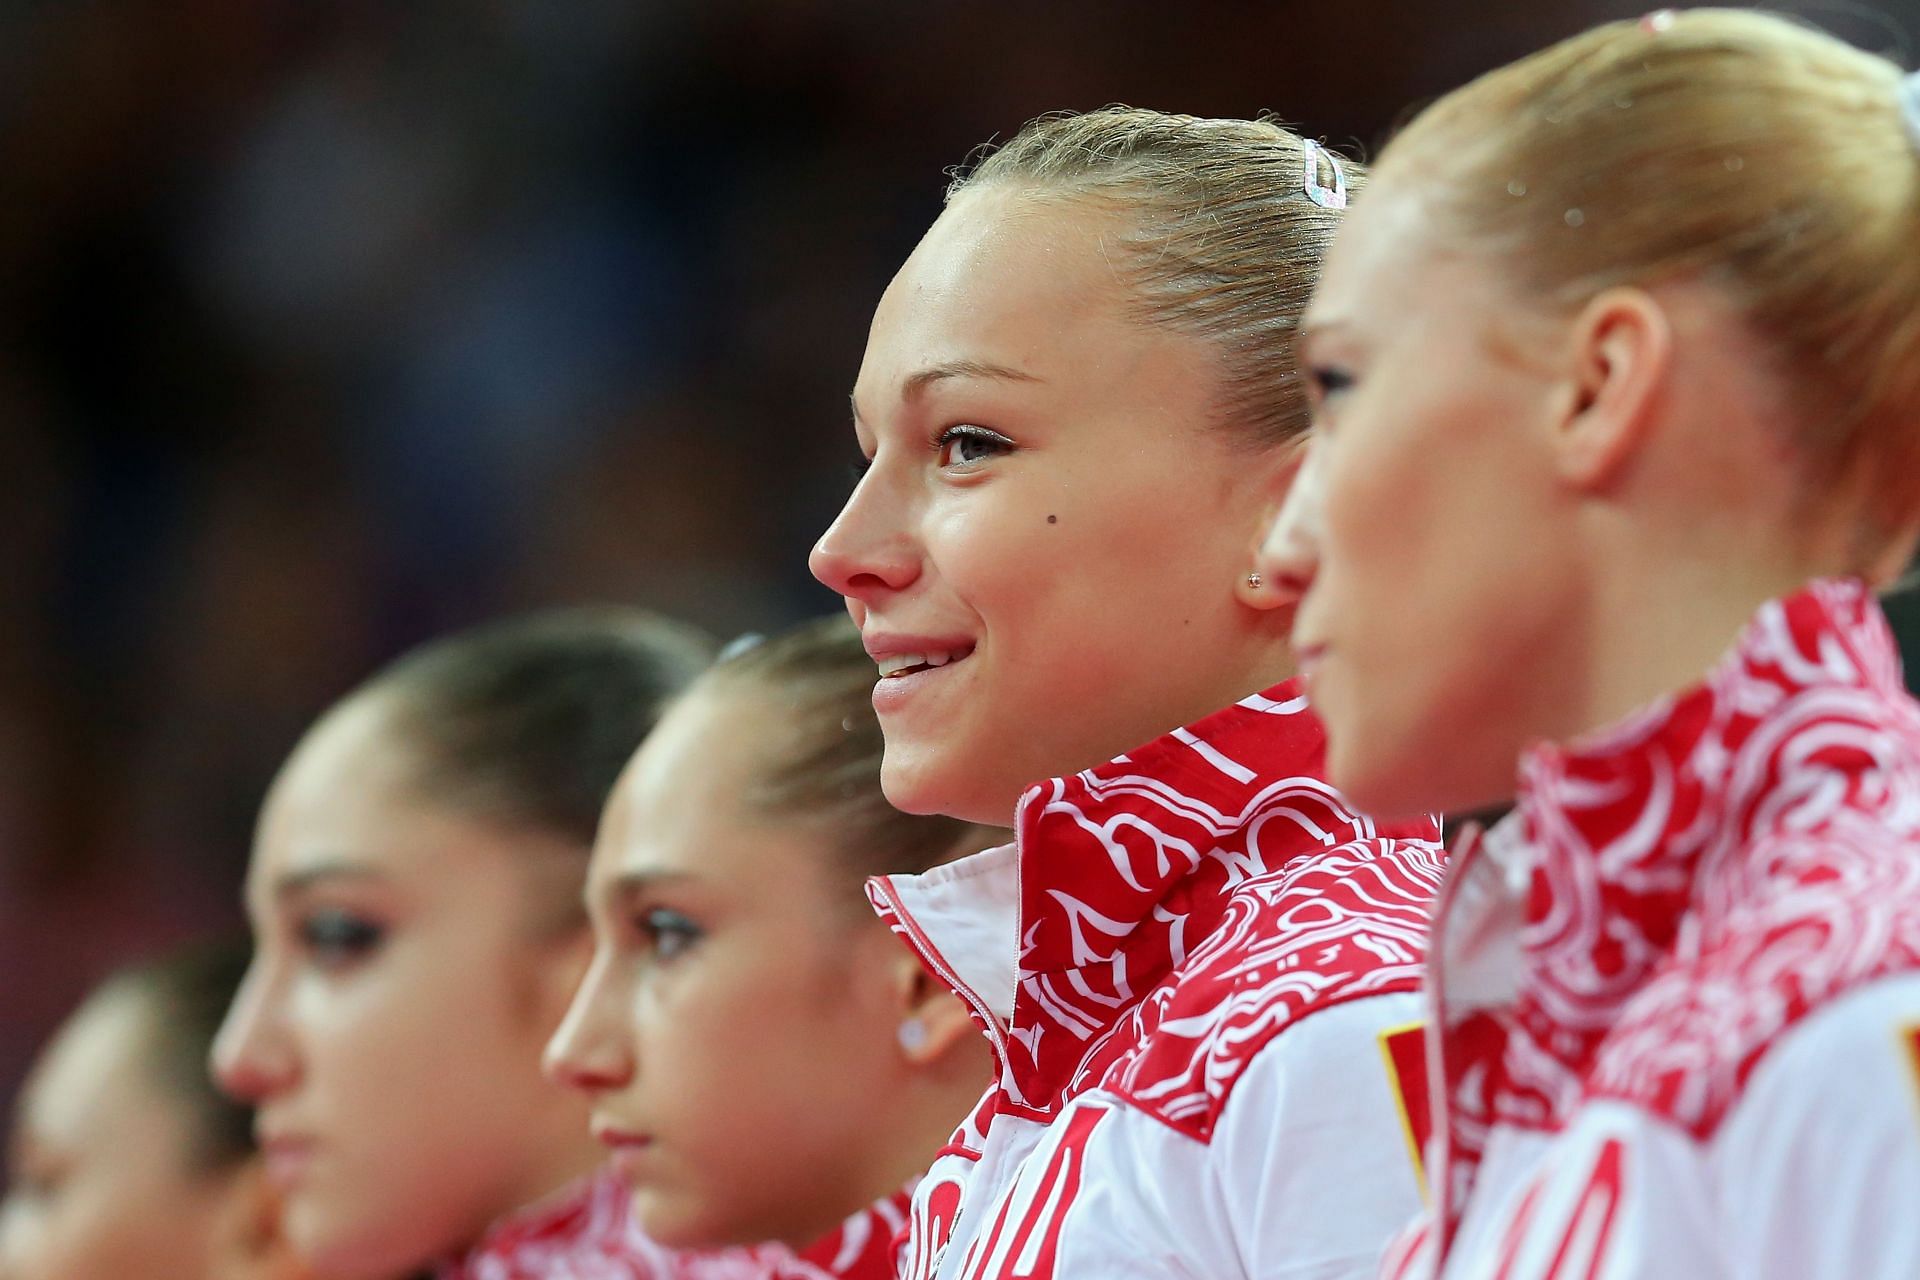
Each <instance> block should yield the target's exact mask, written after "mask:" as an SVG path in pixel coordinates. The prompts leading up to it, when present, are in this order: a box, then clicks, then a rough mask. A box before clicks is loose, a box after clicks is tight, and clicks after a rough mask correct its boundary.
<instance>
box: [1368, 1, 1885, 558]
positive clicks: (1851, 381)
mask: <svg viewBox="0 0 1920 1280" xmlns="http://www.w3.org/2000/svg"><path fill="white" fill-rule="evenodd" d="M1902 81H1903V77H1902V73H1901V71H1900V70H1899V69H1898V68H1897V67H1895V66H1894V65H1893V64H1892V63H1891V62H1889V61H1887V60H1886V59H1884V58H1880V57H1877V56H1874V55H1872V54H1869V53H1864V52H1862V51H1860V50H1858V49H1855V48H1853V47H1851V46H1850V45H1847V44H1845V43H1843V42H1842V41H1840V40H1838V39H1835V38H1833V37H1831V36H1828V35H1826V34H1824V33H1821V32H1818V31H1815V30H1812V29H1809V28H1807V27H1804V26H1801V25H1799V24H1798V23H1796V22H1793V21H1791V20H1788V19H1785V18H1781V17H1775V16H1771V15H1767V14H1760V13H1754V12H1747V11H1742V10H1733V9H1699V10H1691V11H1687V12H1679V13H1661V14H1656V15H1653V16H1651V17H1649V18H1647V19H1644V20H1642V21H1639V22H1618V23H1612V24H1608V25H1605V26H1601V27H1597V28H1595V29H1593V30H1591V31H1588V32H1586V33H1584V34H1582V35H1579V36H1575V37H1573V38H1572V39H1569V40H1566V41H1563V42H1561V43H1560V44H1557V45H1554V46H1553V47H1551V48H1549V49H1546V50H1544V51H1542V52H1540V53H1537V54H1534V55H1533V56H1531V57H1528V58H1525V59H1523V60H1521V61H1519V62H1516V63H1513V64H1511V65H1509V66H1506V67H1503V68H1501V69H1499V70H1497V71H1494V72H1491V73H1490V74H1488V75H1485V76H1483V77H1481V78H1480V79H1478V80H1475V81H1474V82H1472V83H1471V84H1469V85H1467V86H1465V87H1464V88H1462V89H1459V90H1457V91H1456V92H1454V93H1452V94H1449V95H1448V96H1447V97H1445V98H1443V99H1441V100H1440V101H1439V102H1437V103H1435V104H1434V105H1433V106H1431V107H1429V108H1428V109H1427V110H1426V111H1424V112H1423V113H1422V114H1421V115H1419V116H1418V117H1417V118H1416V119H1415V120H1414V121H1413V123H1412V124H1410V125H1409V126H1408V127H1407V128H1406V129H1405V130H1404V131H1403V132H1402V133H1401V134H1400V135H1399V136H1398V137H1397V138H1395V139H1394V140H1393V141H1392V142H1391V144H1390V145H1389V146H1388V147H1387V148H1386V150H1385V152H1384V153H1383V155H1382V156H1381V159H1380V162H1379V165H1378V172H1379V173H1380V174H1382V175H1387V174H1398V173H1400V172H1401V171H1403V170H1413V169H1417V170H1418V173H1417V180H1418V182H1419V190H1420V191H1421V193H1422V194H1423V196H1424V197H1425V198H1426V201H1427V206H1426V207H1427V209H1428V211H1429V212H1430V214H1431V217H1432V229H1433V232H1434V234H1435V235H1436V236H1437V237H1439V238H1440V241H1441V243H1443V244H1444V243H1448V242H1449V241H1450V240H1451V241H1456V242H1460V243H1462V244H1463V247H1466V248H1468V249H1469V250H1470V251H1471V250H1474V249H1483V250H1490V251H1492V252H1493V253H1495V254H1497V255H1499V256H1500V257H1501V259H1502V262H1503V266H1506V267H1508V268H1509V269H1511V270H1512V271H1514V272H1515V273H1516V276H1515V279H1516V283H1518V284H1519V285H1520V286H1521V288H1522V289H1523V290H1525V291H1527V292H1529V293H1531V294H1533V295H1535V296H1538V297H1541V298H1544V299H1546V300H1548V301H1549V302H1551V303H1553V304H1556V305H1560V306H1564V307H1566V308H1568V309H1574V308H1577V307H1579V306H1580V305H1582V304H1584V303H1585V302H1586V301H1588V300H1590V299H1591V298H1592V297H1594V296H1595V295H1596V294H1598V293H1600V292H1601V291H1603V290H1605V289H1607V288H1609V287H1613V286H1619V285H1642V286H1646V285H1656V284H1659V283H1662V282H1665V281H1674V280H1682V279H1693V280H1700V281H1703V282H1706V283H1708V284H1710V285H1712V286H1715V287H1717V288H1719V289H1720V290H1722V291H1723V295H1724V296H1725V297H1727V298H1728V299H1729V300H1730V301H1731V303H1732V305H1733V307H1734V308H1735V309H1736V310H1737V312H1738V313H1739V314H1740V315H1741V316H1742V317H1743V318H1744V320H1745V322H1746V324H1747V325H1748V326H1750V329H1751V332H1753V333H1754V334H1755V335H1756V336H1757V337H1758V338H1759V339H1760V340H1761V342H1762V343H1763V344H1764V346H1765V347H1766V348H1767V349H1768V350H1769V351H1771V352H1772V353H1773V355H1774V357H1775V358H1774V366H1775V367H1774V369H1773V370H1772V372H1773V373H1774V374H1775V375H1776V377H1777V380H1778V383H1779V385H1780V387H1781V388H1782V394H1783V397H1784V400H1785V407H1786V408H1787V410H1788V418H1789V420H1790V421H1791V423H1792V424H1793V430H1794V433H1795V439H1794V440H1793V441H1792V442H1791V443H1792V444H1793V445H1794V446H1796V447H1797V448H1798V449H1799V450H1800V456H1801V457H1803V458H1804V460H1805V462H1806V464H1807V465H1808V467H1809V475H1808V480H1809V482H1810V483H1811V484H1814V485H1822V486H1824V485H1829V484H1832V483H1833V482H1835V481H1836V480H1839V479H1841V478H1842V477H1847V478H1857V479H1859V480H1861V481H1863V482H1864V485H1865V490H1864V497H1865V501H1866V504H1867V507H1868V525H1869V527H1868V528H1866V529H1863V531H1862V533H1863V536H1864V538H1865V541H1863V544H1862V547H1863V553H1864V552H1865V549H1866V548H1867V547H1868V546H1870V545H1871V539H1872V538H1873V537H1876V536H1884V535H1886V534H1890V533H1894V532H1897V531H1899V530H1901V529H1903V528H1904V527H1905V526H1906V525H1908V524H1909V523H1910V522H1911V521H1912V520H1913V519H1914V518H1915V517H1916V515H1920V153H1917V152H1916V142H1915V140H1914V139H1913V138H1912V137H1910V136H1909V132H1908V128H1909V126H1908V124H1907V122H1906V121H1905V120H1904V119H1903V116H1902V111H1901V93H1902Z"/></svg>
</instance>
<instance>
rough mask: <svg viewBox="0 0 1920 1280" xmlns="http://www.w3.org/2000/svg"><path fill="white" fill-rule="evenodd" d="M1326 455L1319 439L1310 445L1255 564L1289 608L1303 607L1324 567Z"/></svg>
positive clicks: (1262, 544)
mask: <svg viewBox="0 0 1920 1280" xmlns="http://www.w3.org/2000/svg"><path fill="white" fill-rule="evenodd" d="M1325 452H1326V451H1325V450H1324V449H1323V448H1322V447H1321V444H1320V441H1319V440H1318V439H1315V440H1313V441H1312V442H1310V443H1309V444H1308V445H1307V456H1306V459H1305V460H1304V461H1303V462H1302V463H1301V464H1300V469H1299V471H1297V472H1296V473H1295V474H1294V477H1293V483H1292V485H1291V486H1289V488H1288V489H1287V496H1286V499H1285V500H1284V501H1283V502H1281V504H1280V510H1279V512H1278V514H1276V515H1275V516H1274V518H1273V524H1272V525H1271V526H1270V527H1269V528H1268V529H1267V534H1266V537H1265V538H1263V539H1262V540H1261V543H1260V550H1259V552H1258V553H1257V554H1256V556H1255V560H1254V563H1255V567H1256V568H1258V569H1259V570H1260V573H1261V575H1262V576H1263V577H1265V578H1266V580H1267V582H1268V583H1270V584H1271V586H1272V589H1273V590H1275V591H1277V592H1279V593H1280V595H1281V596H1282V598H1283V599H1284V601H1285V602H1286V603H1289V604H1297V603H1299V601H1300V600H1301V599H1302V598H1303V597H1304V596H1305V595H1306V594H1307V592H1308V590H1310V589H1311V588H1312V586H1313V579H1314V575H1315V574H1316V573H1317V572H1318V571H1319V567H1320V513H1321V507H1322V488H1323V484H1324V476H1325V474H1326V464H1325Z"/></svg>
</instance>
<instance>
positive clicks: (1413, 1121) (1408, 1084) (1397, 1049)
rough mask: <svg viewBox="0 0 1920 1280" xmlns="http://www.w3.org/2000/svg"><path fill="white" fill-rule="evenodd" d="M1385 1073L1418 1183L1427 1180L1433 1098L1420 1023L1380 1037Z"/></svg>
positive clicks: (1421, 1183)
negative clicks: (1385, 1066)
mask: <svg viewBox="0 0 1920 1280" xmlns="http://www.w3.org/2000/svg"><path fill="white" fill-rule="evenodd" d="M1380 1049H1381V1052H1382V1053H1384V1054H1385V1055H1386V1059H1387V1074H1388V1077H1389V1078H1390V1079H1391V1080H1392V1081H1393V1091H1394V1094H1395V1096H1396V1097H1398V1098H1399V1100H1400V1121H1401V1123H1402V1124H1403V1125H1404V1126H1405V1127H1406V1130H1407V1147H1408V1155H1409V1157H1410V1158H1411V1159H1412V1161H1413V1168H1414V1173H1415V1175H1416V1176H1417V1177H1418V1178H1419V1179H1420V1185H1421V1186H1422V1187H1425V1186H1426V1182H1427V1168H1426V1161H1427V1143H1428V1142H1429V1141H1430V1140H1431V1139H1432V1138H1433V1099H1432V1096H1431V1089H1430V1087H1429V1084H1428V1076H1427V1036H1426V1028H1425V1027H1424V1026H1423V1025H1421V1024H1417V1023H1416V1024H1415V1025H1413V1026H1410V1027H1403V1028H1401V1029H1400V1030H1398V1031H1389V1032H1387V1033H1386V1034H1384V1035H1382V1036H1381V1037H1380Z"/></svg>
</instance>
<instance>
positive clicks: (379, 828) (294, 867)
mask: <svg viewBox="0 0 1920 1280" xmlns="http://www.w3.org/2000/svg"><path fill="white" fill-rule="evenodd" d="M415 769H416V761H415V759H414V757H413V755H412V754H411V750H410V748H409V747H408V746H407V744H406V741H405V736H404V730H402V729H401V728H400V727H399V726H398V725H397V724H396V723H395V722H394V720H393V717H392V714H391V710H390V708H389V707H388V706H387V705H386V704H385V703H384V702H383V701H382V700H381V699H379V698H377V697H375V698H364V697H363V698H357V699H353V700H350V701H348V702H346V703H344V704H342V705H341V706H339V707H338V708H336V709H335V710H334V711H332V712H330V713H328V715H327V716H326V717H325V718H323V719H322V720H321V721H320V723H319V724H317V725H316V726H315V727H314V728H313V729H312V730H311V731H310V732H309V733H308V734H307V736H306V738H305V739H303V740H302V741H301V743H300V745H299V747H297V748H296V749H295V751H294V753H293V755H292V757H291V758H289V759H288V761H287V763H286V765H285V766H284V767H283V768H282V769H281V771H280V774H279V776H278V777H277V778H275V779H274V783H273V786H272V788H271V789H270V790H269V791H268V793H267V799H266V803H265V805H264V806H263V807H262V809H261V814H260V823H259V828H258V830H257V831H256V833H255V839H254V847H253V857H252V860H251V863H250V865H249V867H248V872H247V879H248V890H249V893H250V894H254V895H266V894H271V893H272V892H273V890H274V888H275V887H276V885H278V884H279V883H280V881H281V880H282V878H283V877H286V876H289V875H295V874H298V873H301V872H304V871H309V870H312V869H313V868H314V867H315V866H317V865H319V864H327V865H333V864H336V863H341V864H351V865H352V866H354V867H356V868H358V869H360V870H363V871H369V872H374V873H378V874H380V875H383V876H393V875H399V876H404V877H412V878H414V879H418V880H421V881H422V882H423V883H426V884H429V885H430V886H431V887H432V889H433V891H434V893H435V894H436V895H437V896H448V895H453V896H459V893H460V890H461V889H462V888H464V887H465V886H466V885H467V884H468V883H469V882H470V880H471V877H470V876H468V874H467V873H468V872H471V871H475V870H476V869H477V868H479V867H480V866H481V864H482V862H483V861H487V860H486V859H482V858H480V857H478V856H477V855H479V854H482V853H494V852H499V851H500V850H502V849H504V848H505V847H506V846H507V845H509V844H511V843H512V841H513V835H512V833H510V832H507V831H502V830H496V829H495V827H494V826H493V825H492V824H489V823H487V822H485V821H483V820H482V819H480V818H478V817H474V816H469V815H466V814H464V813H461V812H459V811H457V810H456V809H454V808H453V807H451V806H448V805H445V804H438V803H435V802H434V801H433V800H431V799H429V798H427V797H424V796H422V795H421V794H420V792H419V789H418V788H417V786H416V785H415V781H414V780H415ZM456 858H457V859H459V860H460V864H461V875H460V876H451V877H450V876H448V875H446V874H445V873H446V871H447V864H448V863H449V862H450V861H451V860H453V859H456ZM495 860H497V859H495Z"/></svg>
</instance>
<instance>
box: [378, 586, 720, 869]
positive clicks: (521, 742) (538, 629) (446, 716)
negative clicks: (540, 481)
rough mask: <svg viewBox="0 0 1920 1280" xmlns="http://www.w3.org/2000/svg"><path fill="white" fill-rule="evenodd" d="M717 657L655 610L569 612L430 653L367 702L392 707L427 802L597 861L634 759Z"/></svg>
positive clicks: (500, 627) (461, 639)
mask: <svg viewBox="0 0 1920 1280" xmlns="http://www.w3.org/2000/svg"><path fill="white" fill-rule="evenodd" d="M711 655H712V644H711V641H709V639H708V638H707V637H706V636H704V635H702V634H701V633H700V632H699V631H697V630H695V629H694V628H692V627H688V626H685V625H683V624H681V623H678V622H673V621H671V620H669V619H666V618H662V617H660V616H658V615H656V614H652V613H647V612H645V611H643V610H639V609H623V608H574V609H557V610H551V611H547V612H542V613H535V614H529V615H527V616H524V617H519V618H512V619H508V620H506V621H503V622H495V623H491V624H488V625H485V626H480V627H475V628H473V629H471V630H468V631H463V632H460V633H458V634H457V635H453V636H449V637H447V638H445V639H442V640H437V641H434V642H432V643H429V644H427V645H424V646H422V647H421V648H419V649H416V650H414V651H413V652H411V653H409V654H407V655H405V656H404V657H402V658H400V659H399V660H398V661H397V662H395V663H394V664H393V665H392V666H390V667H388V668H386V669H385V670H383V671H381V672H380V673H379V674H377V675H375V676H374V677H373V679H371V680H370V681H368V682H367V684H366V685H364V686H362V689H361V691H360V692H361V694H370V695H377V696H379V697H381V698H383V699H386V700H387V701H388V704H389V706H390V707H391V709H392V714H393V715H394V717H395V720H394V723H395V725H396V727H397V728H398V729H399V730H400V732H402V733H403V734H404V735H405V741H406V743H407V745H408V746H409V747H410V748H411V749H412V750H413V751H414V752H415V753H416V756H417V763H416V769H417V773H416V777H415V784H416V785H417V786H418V787H419V788H420V790H421V792H422V793H423V794H424V795H426V796H429V797H431V798H432V799H434V800H436V801H440V802H442V803H445V804H448V805H450V806H453V807H455V808H458V809H460V810H461V811H463V812H468V813H472V814H476V815H479V816H484V817H487V818H489V819H494V820H497V821H500V822H503V823H510V824H517V825H522V826H526V827H528V828H530V829H534V830H538V831H544V832H547V833H550V834H553V835H557V836H560V837H562V838H563V839H565V840H567V841H569V842H571V843H573V844H576V845H578V846H579V847H580V848H581V849H582V850H587V849H590V848H591V847H592V845H593V836H594V830H595V828H596V827H598V826H599V823H600V810H601V807H602V806H603V805H605V803H606V800H607V795H608V793H610V792H611V791H612V790H613V784H614V782H615V781H616V780H617V779H618V778H619V776H620V771H621V770H622V769H623V768H625V767H626V763H627V760H628V758H629V757H631V756H632V755H633V753H634V751H635V750H636V749H637V748H638V747H639V746H640V743H641V741H642V740H643V739H645V738H646V736H647V734H648V733H649V732H650V731H651V730H652V729H653V726H654V723H655V722H656V721H657V720H658V719H659V717H660V712H661V711H662V709H663V708H664V707H665V705H666V703H667V702H668V701H669V700H670V699H671V698H672V697H673V696H674V695H675V694H677V693H678V692H679V691H680V690H681V689H682V688H684V687H685V686H686V684H687V683H688V682H689V681H690V680H692V679H693V677H694V676H696V675H698V674H699V673H700V671H701V670H703V669H704V668H705V667H706V665H707V663H708V661H709V659H710V657H711Z"/></svg>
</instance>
